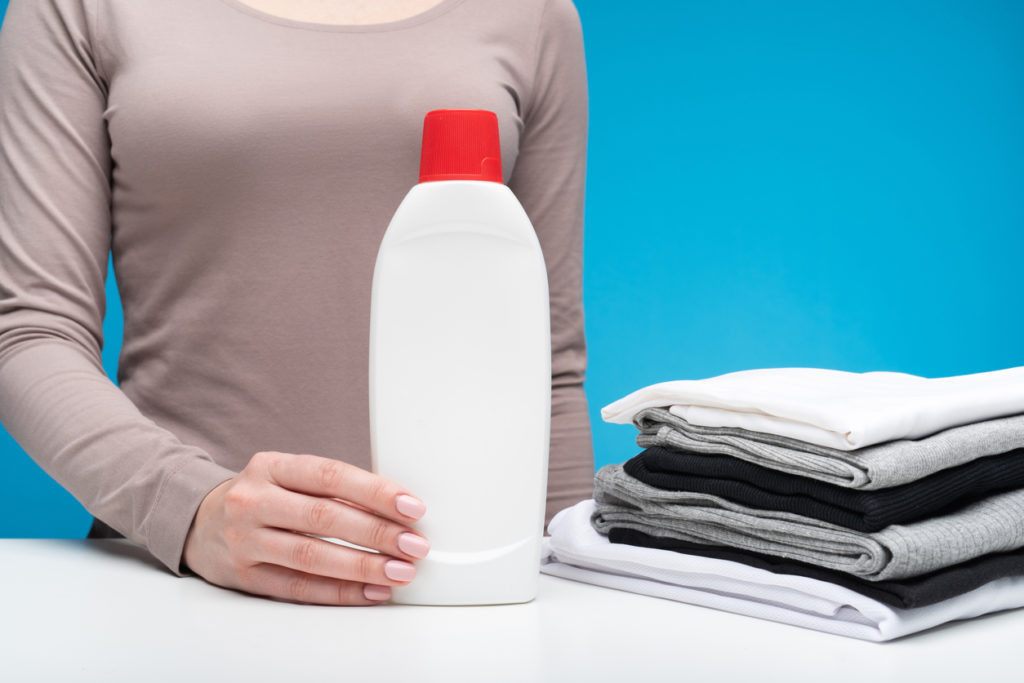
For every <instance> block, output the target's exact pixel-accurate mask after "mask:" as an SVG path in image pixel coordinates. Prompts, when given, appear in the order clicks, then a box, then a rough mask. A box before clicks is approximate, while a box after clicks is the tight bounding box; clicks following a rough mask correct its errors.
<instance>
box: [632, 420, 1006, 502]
mask: <svg viewBox="0 0 1024 683" xmlns="http://www.w3.org/2000/svg"><path fill="white" fill-rule="evenodd" d="M634 424H636V426H637V428H638V429H640V430H641V432H642V433H641V434H639V435H637V438H636V442H637V444H638V445H639V446H640V447H641V448H647V447H648V446H666V447H669V448H673V449H677V450H683V451H689V452H692V453H713V454H718V455H728V456H732V457H734V458H739V459H741V460H746V461H748V462H752V463H754V464H756V465H761V466H763V467H769V468H771V469H773V470H779V471H780V472H789V473H790V474H795V475H799V476H801V477H808V478H811V479H817V480H820V481H824V482H828V483H830V484H835V485H836V486H845V487H847V488H853V489H864V490H874V489H882V488H888V487H891V486H899V485H901V484H906V483H909V482H912V481H917V480H918V479H921V478H922V477H926V476H928V475H930V474H933V473H935V472H939V471H941V470H944V469H948V468H950V467H956V466H957V465H962V464H964V463H968V462H971V461H974V460H977V459H979V458H984V457H986V456H989V455H997V454H1000V453H1007V452H1009V451H1012V450H1014V449H1016V448H1024V415H1013V416H1010V417H1002V418H996V419H992V420H986V421H984V422H974V423H971V424H967V425H963V426H960V427H952V428H950V429H946V430H944V431H941V432H938V433H936V434H933V435H931V436H928V437H924V438H921V439H918V440H910V439H901V440H899V441H889V442H886V443H883V444H878V445H877V446H868V447H867V448H860V449H857V450H855V451H842V450H838V449H835V448H827V447H825V446H819V445H816V444H810V443H805V442H803V441H797V440H795V439H788V438H785V437H781V436H775V435H773V434H765V433H762V432H751V431H747V430H745V429H735V428H730V427H701V426H698V425H691V424H690V423H688V422H687V421H686V420H684V419H683V418H681V417H677V416H675V415H672V414H671V413H670V412H669V411H667V410H664V409H662V408H645V409H643V410H641V411H640V412H638V413H637V414H636V416H635V417H634Z"/></svg>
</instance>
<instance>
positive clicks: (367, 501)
mask: <svg viewBox="0 0 1024 683" xmlns="http://www.w3.org/2000/svg"><path fill="white" fill-rule="evenodd" d="M253 458H254V459H257V458H258V459H259V460H258V462H259V463H260V464H261V465H262V466H263V467H265V468H266V473H267V476H268V478H269V479H270V481H272V482H273V483H275V484H277V485H278V486H280V487H282V488H286V489H289V490H291V491H295V492H298V493H305V494H307V495H310V496H318V497H321V498H342V499H344V500H346V501H351V502H353V503H356V504H358V505H361V506H363V507H364V508H366V509H368V510H372V511H373V512H374V513H376V514H378V515H383V516H384V517H388V518H389V519H393V520H395V521H399V522H408V521H410V520H416V519H419V518H420V517H422V516H423V513H424V512H426V506H425V505H424V504H423V502H422V501H420V500H419V499H417V498H416V497H415V496H413V495H411V494H410V493H409V492H408V491H406V490H405V489H403V488H401V487H400V486H399V485H398V484H396V483H394V482H393V481H391V480H389V479H385V478H384V477H381V476H379V475H376V474H373V473H372V472H368V471H366V470H364V469H362V468H360V467H356V466H355V465H350V464H348V463H345V462H342V461H340V460H332V459H330V458H324V457H320V456H317V455H307V454H301V453H277V452H274V451H268V452H262V453H257V454H256V455H255V456H253Z"/></svg>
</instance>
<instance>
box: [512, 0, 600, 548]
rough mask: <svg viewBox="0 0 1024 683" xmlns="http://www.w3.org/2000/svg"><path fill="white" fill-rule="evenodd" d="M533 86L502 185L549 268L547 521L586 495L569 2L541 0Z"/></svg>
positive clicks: (574, 39)
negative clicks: (519, 209) (508, 174)
mask: <svg viewBox="0 0 1024 683" xmlns="http://www.w3.org/2000/svg"><path fill="white" fill-rule="evenodd" d="M535 49H536V53H535V57H534V59H535V60H536V62H535V63H536V69H535V75H534V80H533V86H532V88H530V91H529V93H528V95H527V97H526V98H524V100H525V101H524V104H523V106H524V111H523V131H522V133H521V136H520V145H519V155H518V157H517V159H516V162H515V167H514V168H513V170H512V175H511V177H510V179H509V187H510V188H511V190H512V191H513V192H514V193H515V195H516V197H518V199H519V201H520V203H522V205H523V208H524V209H525V210H526V214H527V215H528V216H529V217H530V220H531V222H532V223H533V226H534V228H535V229H536V231H537V237H538V238H539V240H540V244H541V249H542V250H543V252H544V259H545V262H546V263H547V271H548V288H549V291H550V298H551V385H552V394H551V449H550V461H549V467H548V498H547V509H546V516H545V522H544V524H545V529H546V528H547V523H548V522H550V521H551V518H552V517H553V516H554V514H555V513H556V512H558V511H559V510H561V509H563V508H565V507H568V506H569V505H572V504H573V503H576V502H578V501H580V500H583V499H585V498H589V497H591V495H592V493H593V480H594V454H593V444H592V441H591V433H590V419H589V416H588V410H587V398H586V395H585V394H584V391H583V380H584V375H585V372H586V366H587V347H586V339H585V337H584V330H583V291H582V287H583V200H584V184H585V176H586V154H587V118H588V115H587V97H588V96H587V74H586V62H585V60H584V54H583V31H582V28H581V26H580V19H579V15H578V14H577V12H576V8H575V6H574V5H573V4H572V2H571V0H549V1H548V2H547V3H546V5H545V7H544V9H543V13H542V16H541V24H540V29H539V33H538V37H537V45H536V48H535Z"/></svg>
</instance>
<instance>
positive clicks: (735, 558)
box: [608, 527, 1024, 609]
mask: <svg viewBox="0 0 1024 683" xmlns="http://www.w3.org/2000/svg"><path fill="white" fill-rule="evenodd" d="M608 540H609V541H611V542H612V543H623V544H625V545H635V546H642V547H645V548H658V549H661V550H671V551H675V552H679V553H686V554H689V555H697V556H699V557H711V558H714V559H718V560H729V561H731V562H740V563H742V564H746V565H749V566H751V567H756V568H758V569H765V570H767V571H770V572H772V573H774V574H793V575H795V576H804V577H807V578H811V579H818V580H820V581H828V582H829V583H834V584H836V585H838V586H842V587H843V588H849V589H850V590H852V591H854V592H857V593H860V594H861V595H864V596H866V597H869V598H872V599H874V600H877V601H878V602H881V603H883V604H886V605H889V606H891V607H899V608H901V609H912V608H914V607H925V606H926V605H933V604H935V603H937V602H941V601H943V600H947V599H949V598H954V597H956V596H958V595H963V594H964V593H967V592H969V591H972V590H974V589H975V588H979V587H981V586H983V585H985V584H986V583H988V582H990V581H995V580H996V579H1002V578H1004V577H1007V576H1022V575H1024V548H1021V549H1019V550H1013V551H1010V552H1006V553H993V554H991V555H982V556H981V557H977V558H975V559H973V560H970V561H968V562H963V563H961V564H956V565H953V566H951V567H946V568H944V569H939V570H937V571H934V572H929V573H928V574H921V575H920V576H914V577H911V578H908V579H900V580H898V581H866V580H864V579H859V578H857V577H856V576H854V575H853V574H847V573H846V572H837V571H833V570H831V569H823V568H821V567H817V566H815V565H813V564H806V563H804V562H798V561H796V560H787V559H784V558H780V557H773V556H771V555H761V554H760V553H754V552H750V551H747V550H738V549H736V548H729V547H727V546H719V545H704V544H703V543H690V542H688V541H680V540H677V539H674V538H667V537H662V536H652V535H650V534H645V533H644V532H642V531H637V530H635V529H627V528H622V527H612V528H611V529H609V530H608Z"/></svg>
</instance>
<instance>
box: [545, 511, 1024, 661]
mask: <svg viewBox="0 0 1024 683" xmlns="http://www.w3.org/2000/svg"><path fill="white" fill-rule="evenodd" d="M593 510H594V501H593V500H589V499H588V500H584V501H582V502H580V503H577V504H576V505H574V506H572V507H569V508H566V509H564V510H562V511H560V512H559V513H558V514H556V515H555V517H554V518H553V519H552V520H551V523H550V524H549V525H548V531H549V532H550V533H551V536H550V537H545V538H544V540H543V552H542V554H541V568H540V570H541V572H543V573H545V574H550V575H552V576H561V577H563V578H567V579H573V580H575V581H581V582H584V583H591V584H595V585H599V586H605V587H608V588H615V589H618V590H624V591H629V592H632V593H641V594H644V595H651V596H655V597H660V598H667V599H670V600H677V601H679V602H686V603H690V604H694V605H702V606H705V607H712V608H715V609H720V610H726V611H729V612H735V613H737V614H744V615H748V616H752V617H758V618H761V619H767V620H770V621H777V622H782V623H785V624H793V625H795V626H803V627H805V628H810V629H814V630H817V631H825V632H827V633H834V634H837V635H841V636H849V637H852V638H860V639H862V640H874V641H883V640H892V639H893V638H899V637H900V636H905V635H908V634H911V633H916V632H918V631H923V630H925V629H929V628H932V627H933V626H938V625H939V624H944V623H947V622H950V621H956V620H959V619H968V618H971V617H976V616H980V615H982V614H988V613H990V612H997V611H1000V610H1004V609H1011V608H1016V607H1021V606H1024V576H1019V577H1008V578H1003V579H998V580H996V581H993V582H991V583H988V584H986V585H984V586H981V587H980V588H977V589H975V590H973V591H970V592H969V593H964V594H963V595H959V596H957V597H955V598H950V599H949V600H944V601H942V602H939V603H936V604H934V605H928V606H926V607H918V608H915V609H897V608H893V607H889V606H888V605H885V604H883V603H880V602H878V601H877V600H872V599H871V598H868V597H865V596H863V595H861V594H860V593H857V592H855V591H852V590H849V589H847V588H843V587H842V586H837V585H835V584H832V583H828V582H827V581H820V580H818V579H811V578H807V577H803V576H794V575H789V574H775V573H773V572H769V571H765V570H763V569H758V568H756V567H750V566H747V565H745V564H741V563H738V562H729V561H728V560H718V559H714V558H708V557H697V556H694V555H687V554H685V553H678V552H675V551H672V550H661V549H658V548H644V547H640V546H632V545H627V544H623V543H611V542H609V540H608V537H607V536H602V535H601V534H599V533H597V531H595V530H594V528H593V527H592V526H591V524H590V516H591V513H592V512H593Z"/></svg>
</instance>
